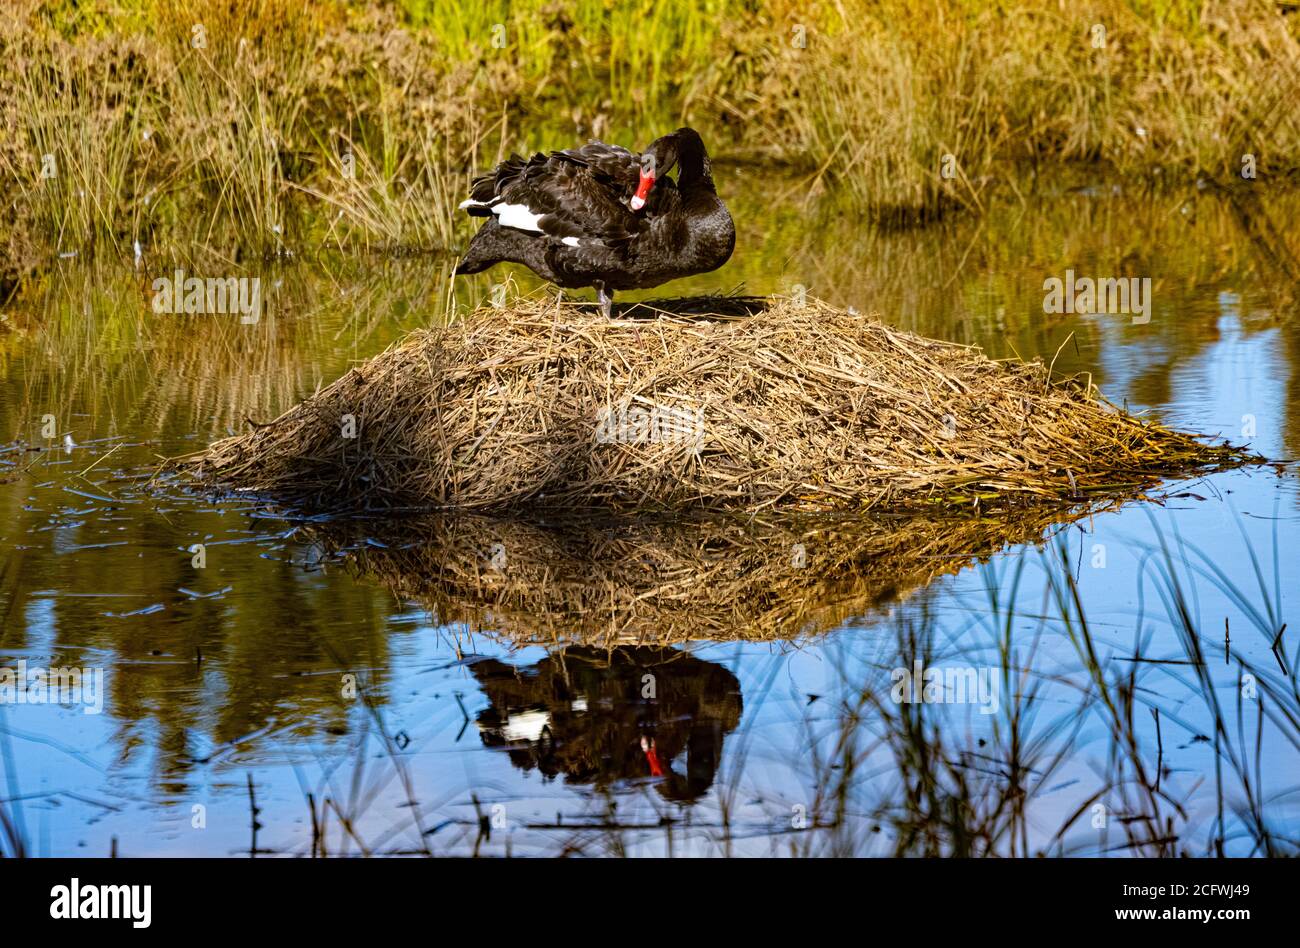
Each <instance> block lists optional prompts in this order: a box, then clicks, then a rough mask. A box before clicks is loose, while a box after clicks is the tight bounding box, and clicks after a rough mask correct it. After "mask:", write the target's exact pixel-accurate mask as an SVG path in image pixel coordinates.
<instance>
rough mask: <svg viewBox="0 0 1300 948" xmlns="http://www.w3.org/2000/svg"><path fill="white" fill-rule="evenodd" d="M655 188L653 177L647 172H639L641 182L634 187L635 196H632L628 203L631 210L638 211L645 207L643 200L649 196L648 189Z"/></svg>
mask: <svg viewBox="0 0 1300 948" xmlns="http://www.w3.org/2000/svg"><path fill="white" fill-rule="evenodd" d="M654 186H655V176H654V175H652V174H650V173H649V172H648V171H642V172H641V182H640V183H639V184H638V185H637V186H636V194H634V195H632V200H631V201H630V202H629V203H630V204H631V206H632V210H634V211H639V210H641V208H643V207H645V199H646V197H647V195H649V194H650V189H651V188H653V187H654Z"/></svg>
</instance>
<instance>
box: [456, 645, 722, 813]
mask: <svg viewBox="0 0 1300 948" xmlns="http://www.w3.org/2000/svg"><path fill="white" fill-rule="evenodd" d="M471 668H472V670H473V672H474V677H475V678H476V679H478V682H479V685H480V686H481V687H482V689H483V693H484V694H485V695H486V696H487V699H488V701H489V702H490V703H489V705H488V707H487V708H486V709H484V710H483V711H482V712H480V714H479V717H478V726H479V732H480V734H481V736H482V738H483V743H484V744H486V745H487V746H488V747H498V748H502V749H504V750H506V751H507V752H508V753H509V755H510V759H511V761H512V762H513V763H514V765H515V766H516V767H519V768H521V769H523V770H533V769H534V768H535V769H537V770H538V771H539V772H540V773H542V774H543V775H545V776H547V777H557V776H561V775H563V777H564V779H565V781H566V782H569V783H581V784H594V785H596V786H597V787H605V786H608V785H609V784H611V783H613V782H615V781H618V780H635V779H641V778H653V779H655V780H656V786H657V787H658V789H659V792H660V793H661V794H662V795H663V796H664V797H665V798H667V799H670V800H682V801H686V800H693V799H695V798H696V797H698V796H699V795H700V794H702V793H704V792H705V791H706V790H708V789H709V787H711V786H712V785H713V779H714V776H715V775H716V774H717V770H718V763H719V761H720V760H721V759H722V742H723V738H724V737H725V736H726V735H727V734H729V733H730V732H731V731H733V730H735V728H736V726H737V725H738V724H739V723H740V714H741V697H740V683H739V682H738V681H737V680H736V676H735V675H733V674H732V673H731V672H730V671H728V670H727V669H726V668H724V667H722V666H721V665H718V664H716V663H714V662H707V661H702V660H701V659H699V658H696V657H695V656H693V655H689V654H687V653H685V652H679V651H675V650H673V649H667V648H635V647H623V648H616V649H613V650H612V651H609V652H606V651H605V650H598V649H592V648H583V647H577V648H570V649H566V650H563V651H559V652H557V653H555V654H553V655H549V656H547V657H546V658H544V659H542V660H541V661H540V662H538V663H537V664H536V665H533V666H531V667H528V668H515V667H514V666H511V665H507V664H505V663H503V662H499V661H496V660H493V659H488V660H484V661H480V662H477V663H475V664H474V665H472V666H471Z"/></svg>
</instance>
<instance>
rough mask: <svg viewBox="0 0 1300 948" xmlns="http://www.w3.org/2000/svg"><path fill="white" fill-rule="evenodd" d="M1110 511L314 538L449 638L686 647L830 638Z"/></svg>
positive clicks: (308, 531) (395, 530) (535, 526)
mask: <svg viewBox="0 0 1300 948" xmlns="http://www.w3.org/2000/svg"><path fill="white" fill-rule="evenodd" d="M1097 509H1098V506H1097V505H1082V506H1080V507H1075V508H1072V509H1070V510H1069V511H1065V512H1062V511H1061V510H1060V509H1059V508H1058V509H1055V510H1052V509H1048V508H1041V509H1038V510H1036V511H1015V512H1007V513H1005V514H1001V515H989V516H980V517H971V516H968V515H965V514H962V515H960V516H957V515H952V514H947V513H942V512H938V511H935V512H930V513H918V514H911V515H897V514H890V515H884V514H871V515H866V516H854V517H839V516H822V515H803V514H781V515H777V516H758V517H753V516H745V517H737V516H724V517H712V516H711V517H705V518H690V519H682V518H672V519H667V518H627V517H620V518H599V519H589V518H588V519H567V518H566V519H564V520H561V521H551V522H547V523H540V522H531V521H525V520H521V519H518V518H498V517H487V516H483V515H475V514H434V515H425V516H421V517H417V518H405V519H402V520H399V521H385V522H382V523H375V522H372V521H365V520H361V521H356V520H351V521H332V522H322V523H309V524H305V525H304V526H303V527H302V536H303V537H304V538H305V539H307V540H309V541H311V542H313V543H315V544H316V545H317V546H318V547H320V548H321V550H322V552H323V553H324V554H325V559H326V560H330V559H332V560H336V561H339V562H342V563H343V564H345V565H346V567H347V568H348V569H349V571H350V572H352V573H353V574H354V575H357V576H358V577H369V578H371V579H375V580H378V581H379V582H381V583H382V584H384V585H385V586H387V587H388V588H389V589H390V590H392V592H393V593H394V594H395V595H397V596H398V597H400V598H402V599H409V600H414V601H416V602H418V603H419V604H420V605H421V606H422V607H423V608H425V609H427V610H428V611H429V613H430V614H431V615H432V616H433V618H434V621H435V622H438V623H440V624H449V623H456V624H464V625H465V626H467V627H468V630H469V631H472V632H481V633H485V634H488V635H490V636H492V637H495V638H499V639H501V640H503V641H506V642H509V643H510V644H512V645H525V644H542V645H554V644H559V645H568V644H584V645H596V646H613V645H673V644H679V643H682V642H688V641H731V640H737V639H742V640H746V641H775V640H787V639H802V638H808V637H811V636H815V635H819V634H821V633H824V632H829V631H831V630H833V629H836V628H838V627H839V626H841V625H842V624H843V623H844V622H845V621H848V620H849V619H851V618H855V617H859V616H865V615H869V614H871V613H872V612H873V611H875V610H877V609H879V608H882V607H886V606H889V605H892V604H893V603H895V602H898V601H900V600H903V599H906V598H907V597H908V596H909V595H911V594H912V593H913V592H914V591H915V590H919V589H923V588H925V587H927V586H929V584H930V583H931V582H932V581H933V580H935V579H936V578H938V577H940V576H944V575H947V574H951V573H956V572H957V571H958V570H960V569H962V568H964V567H966V566H968V565H970V564H971V563H973V562H975V561H978V560H983V559H986V558H987V557H989V556H991V555H993V554H994V553H997V552H998V551H1000V550H1002V549H1003V548H1005V547H1006V546H1007V545H1008V544H1014V543H1035V542H1038V541H1040V540H1041V539H1042V537H1043V535H1044V532H1045V531H1046V530H1047V529H1048V528H1049V527H1050V526H1051V525H1053V524H1056V523H1068V522H1072V521H1073V520H1076V519H1078V518H1080V517H1083V516H1086V515H1088V514H1089V513H1093V512H1095V511H1096V510H1097Z"/></svg>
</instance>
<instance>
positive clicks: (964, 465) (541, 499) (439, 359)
mask: <svg viewBox="0 0 1300 948" xmlns="http://www.w3.org/2000/svg"><path fill="white" fill-rule="evenodd" d="M707 303H708V305H703V304H702V302H701V301H700V300H692V301H678V302H677V303H676V304H675V305H674V311H673V312H672V313H669V312H663V311H660V312H657V313H655V314H654V317H653V318H650V319H633V318H620V319H615V320H612V321H607V320H605V319H603V318H601V317H600V316H598V315H595V314H594V313H593V312H592V311H591V309H590V308H588V307H586V306H583V305H582V304H575V303H562V302H556V301H554V300H532V301H521V302H519V303H518V304H516V305H513V306H512V307H509V308H505V309H491V308H488V309H483V310H480V311H478V312H475V313H474V314H472V315H471V316H470V317H469V318H468V319H467V320H466V321H464V322H460V323H456V324H453V325H451V326H448V327H442V328H436V329H429V330H422V331H418V332H415V333H412V334H411V335H410V336H408V337H407V338H406V339H404V340H403V341H402V342H400V343H399V344H397V345H396V346H395V347H393V348H391V349H390V350H388V351H387V352H384V353H383V354H381V355H378V356H376V357H375V358H373V359H371V360H369V361H368V362H366V363H364V364H362V365H360V366H358V367H357V368H355V369H353V370H351V371H350V372H348V373H347V374H346V375H345V376H343V377H342V378H341V379H339V380H338V381H337V382H335V383H334V384H333V385H330V386H329V387H328V388H326V389H324V390H323V391H321V392H319V393H318V394H316V395H314V396H312V397H311V398H308V399H307V400H306V401H304V402H302V403H301V404H299V405H297V406H295V407H294V408H292V409H290V410H289V411H287V412H285V413H284V414H283V415H281V416H280V417H279V418H277V419H275V420H274V421H273V422H270V423H269V424H266V425H260V426H257V427H256V428H255V429H254V430H252V431H250V432H248V433H246V434H242V435H239V436H237V437H233V438H229V439H226V440H223V441H219V442H217V443H215V444H213V445H211V446H210V447H209V448H208V449H207V450H206V451H204V452H202V453H200V454H199V455H196V456H191V457H189V458H185V459H182V460H181V466H182V467H184V468H187V469H189V470H190V471H192V472H193V473H195V474H197V475H198V476H199V477H200V478H203V479H205V480H207V481H209V482H210V483H213V484H221V485H225V486H228V487H231V488H235V489H239V490H244V491H251V492H256V493H258V494H263V495H270V496H274V497H276V498H278V499H280V500H282V501H285V502H289V503H292V504H294V505H303V506H309V507H311V508H313V509H321V508H325V509H341V508H345V509H349V510H360V509H366V510H382V509H393V508H398V507H409V506H412V505H416V506H425V507H434V508H445V509H460V510H479V511H486V510H492V511H502V512H504V511H515V512H518V511H521V510H537V509H566V510H574V509H605V510H610V509H613V510H621V511H630V512H645V511H651V510H685V509H715V510H716V509H746V510H756V509H763V508H773V507H783V508H794V509H805V510H861V509H865V508H882V507H887V508H894V509H900V508H912V509H915V508H920V507H929V506H933V505H935V504H953V503H962V502H966V503H969V502H971V501H975V502H977V503H980V504H985V505H995V506H1005V505H1020V504H1023V503H1025V502H1044V501H1050V502H1058V503H1073V502H1076V501H1077V500H1079V499H1080V498H1085V497H1097V496H1120V495H1126V494H1131V493H1132V492H1133V491H1134V490H1137V489H1141V488H1143V487H1147V486H1150V485H1151V484H1152V483H1154V482H1155V481H1156V480H1158V479H1159V478H1161V477H1163V476H1168V475H1175V474H1187V473H1191V472H1196V471H1203V470H1206V469H1209V468H1214V467H1220V466H1226V465H1233V464H1239V463H1244V462H1246V461H1248V460H1251V459H1250V458H1249V457H1248V456H1247V455H1246V454H1244V453H1243V452H1241V451H1239V450H1237V449H1234V448H1231V447H1228V446H1226V445H1210V444H1207V443H1205V442H1204V441H1202V440H1198V439H1197V438H1195V437H1193V436H1191V435H1187V434H1183V433H1180V432H1177V431H1172V430H1170V429H1168V428H1165V427H1163V426H1161V425H1159V424H1155V423H1153V422H1150V421H1145V420H1143V419H1141V418H1138V417H1136V416H1134V415H1132V414H1129V413H1126V412H1124V411H1121V410H1119V409H1117V408H1116V407H1114V406H1112V405H1110V404H1108V403H1106V402H1104V401H1103V400H1101V399H1100V397H1099V396H1098V394H1097V392H1096V391H1095V389H1094V388H1093V387H1092V386H1091V384H1090V383H1084V382H1081V381H1079V380H1075V379H1065V380H1053V379H1052V378H1051V377H1050V373H1049V370H1048V368H1047V367H1045V366H1043V365H1042V364H1041V363H1037V362H1035V363H1030V364H1020V363H1005V362H995V361H993V360H990V359H988V358H987V357H986V356H984V355H983V354H982V353H981V352H980V351H979V350H977V349H974V348H970V347H965V346H960V345H953V344H950V343H946V342H938V341H935V340H931V339H925V338H921V337H919V336H915V335H912V334H910V333H906V332H901V331H898V330H895V329H891V328H890V327H888V326H885V325H883V324H882V323H880V322H878V321H877V320H875V319H872V318H868V317H865V316H859V315H857V314H854V313H848V312H844V311H841V310H838V309H835V308H833V307H831V306H829V305H827V304H825V303H820V302H811V301H810V302H808V303H806V304H803V305H800V304H798V303H796V302H793V301H788V300H774V301H768V302H762V303H760V302H756V301H753V300H737V299H731V300H725V299H713V300H709V301H707ZM639 309H641V310H644V309H645V307H644V306H643V307H640V308H639ZM701 310H708V311H712V312H713V313H714V314H715V315H713V316H699V315H682V314H683V313H686V312H692V313H694V312H699V311H701ZM738 310H739V311H743V312H752V315H746V316H744V317H743V318H736V317H735V316H734V315H733V314H735V313H736V312H737V311H738ZM349 416H350V417H351V418H352V419H353V424H354V425H355V436H354V437H345V434H347V433H349V432H348V418H349ZM697 422H698V424H697Z"/></svg>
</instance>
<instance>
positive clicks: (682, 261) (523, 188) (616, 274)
mask: <svg viewBox="0 0 1300 948" xmlns="http://www.w3.org/2000/svg"><path fill="white" fill-rule="evenodd" d="M675 165H676V166H679V167H680V169H681V170H680V173H679V174H678V178H677V181H676V182H674V181H673V179H672V178H670V177H668V172H669V171H671V170H672V169H673V167H674V166H675ZM461 207H462V208H464V209H465V210H466V211H468V212H469V213H470V214H472V215H474V216H476V217H486V218H488V220H487V223H485V224H484V225H483V226H482V227H481V228H479V231H478V233H476V234H475V235H474V239H473V240H472V241H470V245H469V250H468V251H467V252H466V254H465V259H464V260H463V261H462V262H461V264H460V266H459V267H458V268H457V269H456V272H457V273H458V274H462V273H479V272H480V271H483V270H486V269H487V268H488V267H491V266H493V265H494V264H497V263H505V262H509V263H522V264H523V265H524V266H526V267H528V268H529V269H530V270H532V271H533V272H534V273H536V274H537V275H538V276H540V277H542V278H543V279H546V280H550V281H551V282H552V283H556V284H558V285H560V286H565V287H581V286H594V287H595V288H596V293H597V296H598V298H599V300H600V308H601V312H602V313H604V314H605V315H606V316H609V315H610V308H611V306H612V301H613V293H612V291H613V290H630V289H636V288H640V287H649V286H658V285H659V284H660V283H667V282H668V281H669V280H676V279H678V278H679V277H684V276H690V275H691V274H695V273H707V272H708V271H710V270H716V269H717V268H718V267H720V266H722V265H723V264H724V263H726V262H727V260H728V259H729V258H730V257H731V251H732V250H733V249H734V247H735V244H736V229H735V226H734V224H733V223H732V220H731V215H730V214H728V213H727V208H726V206H725V205H724V204H723V203H722V201H721V199H719V197H718V192H717V191H716V190H715V189H714V186H713V175H712V172H711V169H710V166H709V156H708V153H707V152H706V151H705V150H704V142H703V140H701V138H700V136H699V133H698V132H696V131H695V130H694V129H690V128H679V129H678V130H677V131H675V132H673V133H672V134H671V135H664V136H663V137H662V138H658V139H655V141H654V142H652V143H651V145H650V147H649V148H648V149H646V152H645V154H644V155H638V154H635V153H633V152H630V151H628V150H627V149H626V148H620V147H618V146H617V145H606V144H604V143H603V142H589V143H588V144H586V145H583V146H582V147H581V148H574V149H571V150H569V151H556V152H552V153H551V154H549V155H542V154H537V155H534V156H533V157H532V158H529V159H527V160H525V159H523V158H520V157H519V156H518V155H512V156H511V157H510V158H508V159H507V160H506V161H503V162H502V163H501V164H500V165H498V166H497V167H496V168H495V169H494V170H492V171H490V172H488V173H487V174H485V175H483V176H481V177H479V178H476V179H475V180H474V184H473V187H472V188H471V191H470V199H469V200H468V201H465V202H464V203H463V204H461Z"/></svg>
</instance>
